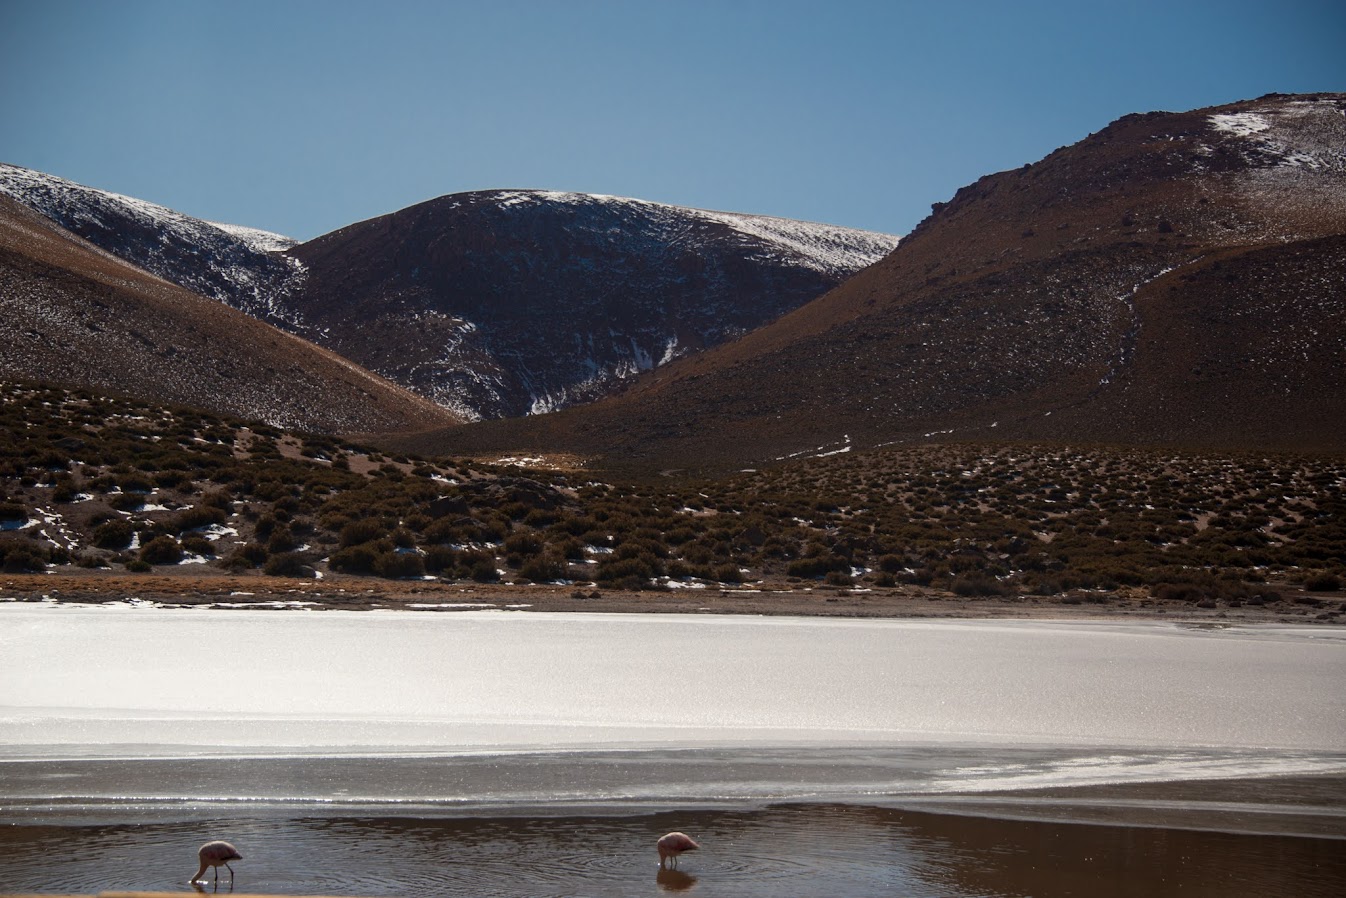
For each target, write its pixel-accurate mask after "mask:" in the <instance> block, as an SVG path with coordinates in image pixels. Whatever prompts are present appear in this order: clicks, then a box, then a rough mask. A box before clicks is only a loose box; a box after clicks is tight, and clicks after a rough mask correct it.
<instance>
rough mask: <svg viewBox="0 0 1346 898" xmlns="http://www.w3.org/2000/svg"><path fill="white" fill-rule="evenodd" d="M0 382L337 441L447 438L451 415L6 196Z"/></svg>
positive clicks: (0, 210)
mask: <svg viewBox="0 0 1346 898" xmlns="http://www.w3.org/2000/svg"><path fill="white" fill-rule="evenodd" d="M0 377H11V378H21V379H28V380H41V381H51V382H56V383H62V384H66V385H72V386H79V387H85V388H90V389H94V390H98V391H106V392H112V393H117V394H122V395H127V396H134V397H137V398H142V399H147V400H152V401H155V402H166V403H180V404H188V405H193V406H197V407H200V408H207V409H212V410H216V411H221V412H228V413H231V414H237V415H241V416H244V417H247V418H251V419H258V420H264V421H267V422H269V423H273V424H276V425H279V426H283V427H287V428H294V429H300V430H310V431H322V432H332V433H353V432H384V431H390V430H407V429H412V428H424V427H430V426H436V425H438V426H444V425H448V424H452V423H455V421H456V419H455V418H454V417H453V416H452V415H450V414H449V413H448V412H446V411H445V410H443V409H441V408H439V407H438V406H435V405H433V404H432V403H430V402H428V401H426V400H424V399H421V398H419V397H416V396H414V395H412V394H411V393H409V392H407V391H406V390H404V389H402V388H400V387H396V386H394V385H392V384H390V383H388V382H387V381H384V380H383V379H381V378H379V377H376V376H374V375H372V374H370V373H369V372H367V371H364V370H363V369H361V368H359V367H357V366H355V365H353V364H351V363H349V362H347V361H346V360H344V359H342V358H340V357H338V356H336V355H335V354H333V353H331V352H328V351H326V350H323V349H319V348H318V347H315V346H313V345H312V344H309V343H306V342H305V341H303V340H301V339H299V338H297V337H293V336H290V335H288V334H285V333H282V332H280V331H278V330H276V329H275V328H273V327H271V326H269V325H266V324H263V323H261V322H259V321H256V320H254V319H252V318H249V317H248V316H246V315H244V314H242V313H241V312H237V311H235V310H233V309H231V308H229V307H227V306H224V305H222V304H221V303H218V302H215V301H213V300H208V299H205V298H204V297H201V296H198V295H197V294H194V293H191V292H189V291H187V290H184V289H182V288H180V287H177V286H174V285H172V284H169V283H168V282H167V281H163V280H161V279H159V278H157V277H155V276H154V275H151V274H149V273H147V272H145V271H143V270H141V269H139V268H136V267H134V266H132V265H129V264H128V263H126V262H123V261H121V260H120V259H118V258H116V257H114V256H112V255H110V254H108V253H106V252H104V251H102V250H100V249H97V248H96V247H94V246H92V245H91V244H89V243H87V242H85V241H84V240H82V239H80V238H78V237H76V236H74V235H73V234H71V233H69V232H67V231H65V230H63V229H61V228H60V227H59V226H57V225H55V224H54V223H52V222H51V221H50V220H48V219H46V218H44V217H42V216H40V215H38V214H37V213H35V212H33V211H32V210H30V209H28V208H26V207H24V206H21V205H20V204H18V203H17V202H15V201H13V200H11V199H10V198H8V197H4V196H0Z"/></svg>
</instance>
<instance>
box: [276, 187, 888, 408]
mask: <svg viewBox="0 0 1346 898" xmlns="http://www.w3.org/2000/svg"><path fill="white" fill-rule="evenodd" d="M896 243H897V238H896V237H890V236H887V235H883V234H874V233H870V232H866V231H857V230H852V229H847V228H838V227H831V226H828V225H819V224H811V223H806V222H798V221H791V220H787V219H780V218H768V217H764V216H754V215H740V214H733V213H724V212H708V211H703V210H696V209H685V208H681V207H677V206H668V205H661V204H658V203H650V202H644V201H641V200H632V199H622V198H618V197H608V196H596V195H589V194H577V193H557V192H551V191H540V190H493V191H481V192H474V193H461V194H453V195H450V196H445V197H440V198H439V199H436V200H431V201H429V202H425V203H421V204H419V205H416V206H412V207H410V208H408V209H403V210H401V211H400V212H395V213H393V214H391V215H385V216H382V217H380V218H375V219H372V220H370V221H365V222H361V223H359V224H354V225H351V226H350V227H346V228H342V229H341V230H339V231H336V232H334V233H332V234H328V235H326V236H324V237H320V238H318V239H317V240H313V241H311V242H309V243H305V244H303V245H301V246H297V247H295V248H293V249H292V250H290V251H289V255H290V256H291V257H292V258H293V259H296V260H298V261H299V262H300V263H301V264H302V266H303V269H304V271H305V272H306V275H305V277H304V279H303V280H302V282H301V283H299V284H298V285H297V286H296V287H295V290H294V292H293V294H292V296H291V297H290V301H291V302H292V303H293V305H294V307H295V308H296V309H297V310H298V312H299V314H300V315H301V316H302V317H303V319H304V320H305V321H306V322H308V323H309V324H310V325H311V326H312V327H313V328H315V330H316V331H317V332H318V333H319V334H320V335H321V336H320V337H319V338H318V339H319V340H320V342H322V343H323V345H325V346H328V347H330V348H332V349H334V350H335V351H337V352H340V353H341V354H343V355H345V356H347V357H349V358H351V359H353V360H355V361H357V362H359V363H360V364H362V365H364V366H366V367H368V368H370V369H372V370H375V371H378V372H379V373H381V374H383V375H384V376H386V377H388V378H390V379H392V380H395V381H397V382H398V383H402V384H405V385H407V386H409V387H411V388H412V389H415V390H417V391H418V392H420V393H421V394H423V395H425V396H429V397H431V398H432V399H434V400H435V401H436V402H439V403H440V404H441V405H444V406H446V407H449V408H453V409H455V410H457V411H459V412H461V413H462V414H464V415H465V416H468V417H478V418H497V417H512V416H520V415H528V414H537V413H542V412H549V411H554V410H556V409H559V408H562V407H565V406H568V405H573V404H576V403H583V402H587V401H590V400H592V399H595V398H598V397H601V396H603V395H606V394H609V393H611V392H613V391H614V389H615V388H617V387H619V386H620V385H621V384H622V382H623V381H624V380H626V379H627V378H629V377H631V376H632V375H634V374H637V373H639V372H642V371H648V370H651V369H654V368H658V367H660V366H662V365H665V364H667V363H668V362H670V361H672V360H674V359H677V358H681V357H684V356H687V355H689V354H694V353H697V352H699V351H702V350H704V349H705V348H707V347H710V346H714V345H717V344H720V343H723V342H725V341H726V340H729V339H732V338H734V337H737V336H739V335H741V334H744V333H747V332H748V331H751V330H752V329H754V328H757V327H760V326H761V325H763V324H766V323H767V322H769V321H772V320H773V319H775V318H777V317H779V316H780V315H782V314H784V313H786V312H788V311H790V310H792V309H795V308H797V307H799V306H800V305H802V304H804V303H805V302H807V301H809V300H811V299H814V298H816V297H817V296H819V295H821V294H822V293H825V292H826V291H827V290H828V289H830V288H832V287H834V286H835V285H837V284H838V283H840V282H841V281H843V280H844V279H845V278H846V277H848V276H850V275H851V274H853V273H854V272H855V271H857V270H859V269H860V268H863V267H864V266H866V265H868V264H869V263H871V262H873V261H875V260H877V259H878V258H880V257H882V256H883V255H884V254H886V253H887V252H888V251H889V250H890V249H892V247H893V246H894V245H896Z"/></svg>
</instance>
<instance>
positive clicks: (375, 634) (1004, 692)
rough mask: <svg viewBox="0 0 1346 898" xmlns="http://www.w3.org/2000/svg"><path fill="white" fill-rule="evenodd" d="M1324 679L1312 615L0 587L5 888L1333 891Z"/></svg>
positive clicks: (1335, 689) (1343, 879) (1335, 753)
mask: <svg viewBox="0 0 1346 898" xmlns="http://www.w3.org/2000/svg"><path fill="white" fill-rule="evenodd" d="M1343 683H1346V633H1344V632H1343V631H1341V630H1338V629H1333V628H1268V627H1263V628H1239V629H1226V630H1209V629H1201V630H1193V629H1184V628H1181V627H1176V626H1172V625H1164V624H1050V623H1033V622H986V621H982V622H913V621H834V620H799V619H780V618H742V617H704V618H698V617H667V616H662V617H661V616H643V615H594V616H588V615H584V616H581V615H534V614H507V613H489V612H485V613H483V612H453V613H423V614H418V613H395V614H394V613H388V614H379V613H369V614H361V613H343V612H328V613H318V612H296V611H248V610H242V611H220V610H217V611H190V610H163V609H146V608H131V607H127V608H76V607H68V606H67V607H55V606H51V605H41V606H34V605H18V604H15V605H8V606H5V605H0V840H2V843H0V889H9V890H41V891H100V890H110V889H125V888H136V889H151V890H153V889H164V890H173V889H181V888H184V887H185V881H186V879H187V877H189V876H190V875H191V873H192V872H194V870H195V867H196V864H195V861H194V849H195V846H196V845H197V844H199V843H200V842H203V841H206V840H207V839H210V838H227V839H230V840H232V841H234V842H235V843H236V844H237V845H238V846H239V848H240V850H241V851H242V852H243V854H244V856H245V857H244V860H242V861H239V862H237V863H236V864H235V865H234V867H235V870H236V871H237V874H238V875H237V882H236V886H237V888H238V889H239V890H240V891H250V892H268V891H269V892H277V893H287V892H288V893H294V894H303V893H307V894H312V893H328V894H338V895H360V894H363V895H393V894H402V895H443V896H458V895H462V896H467V895H613V896H617V895H640V894H647V893H648V894H655V893H658V892H663V891H668V890H677V889H680V888H694V889H695V890H696V892H697V893H699V894H706V895H724V896H756V895H784V894H790V895H801V896H807V895H819V896H823V895H826V896H834V898H846V896H868V895H892V894H904V895H950V896H961V895H968V896H972V895H985V896H993V895H994V896H1000V895H1004V896H1012V895H1014V896H1017V895H1038V896H1041V895H1068V894H1076V895H1078V894H1090V895H1102V896H1108V895H1270V894H1285V895H1289V894H1294V895H1324V896H1326V895H1338V894H1342V893H1346V870H1344V869H1343V863H1342V860H1341V858H1343V857H1346V851H1343V850H1342V849H1343V846H1344V845H1346V841H1344V840H1346V699H1343V693H1344V692H1346V690H1342V689H1341V686H1342V684H1343ZM1118 824H1123V825H1118ZM672 829H681V830H684V831H687V832H689V833H692V834H693V835H694V836H695V837H696V838H698V840H700V841H702V843H703V845H704V846H705V847H704V850H703V851H701V852H698V853H694V854H689V855H687V856H686V857H684V859H683V860H682V862H681V864H680V868H681V869H680V871H679V872H678V873H677V874H673V873H664V874H662V875H658V876H657V875H656V874H657V873H658V871H657V858H656V855H655V853H654V850H653V843H654V840H655V839H656V838H657V837H658V836H659V835H661V834H662V833H663V832H667V831H669V830H672ZM226 879H227V874H226ZM223 887H227V883H226V884H224V886H222V888H223Z"/></svg>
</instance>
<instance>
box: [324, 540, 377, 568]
mask: <svg viewBox="0 0 1346 898" xmlns="http://www.w3.org/2000/svg"><path fill="white" fill-rule="evenodd" d="M379 554H380V552H379V551H378V549H377V548H375V546H374V544H373V543H361V544H360V545H358V546H347V547H346V548H344V549H338V550H337V551H336V552H334V553H332V557H331V558H329V559H328V560H327V565H328V567H330V568H331V569H332V570H334V571H341V572H342V573H345V574H372V573H373V572H374V561H375V559H377V558H378V557H379Z"/></svg>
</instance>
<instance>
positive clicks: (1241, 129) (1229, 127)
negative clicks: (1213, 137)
mask: <svg viewBox="0 0 1346 898" xmlns="http://www.w3.org/2000/svg"><path fill="white" fill-rule="evenodd" d="M1210 124H1211V127H1213V128H1214V129H1215V130H1216V131H1224V132H1226V133H1228V134H1233V135H1235V136H1237V137H1250V136H1252V135H1253V134H1258V133H1260V132H1262V131H1266V130H1268V129H1269V128H1270V127H1271V123H1270V122H1268V121H1267V120H1266V119H1265V118H1263V117H1262V116H1260V115H1258V114H1257V113H1255V112H1226V113H1220V114H1217V115H1212V116H1211V117H1210Z"/></svg>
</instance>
